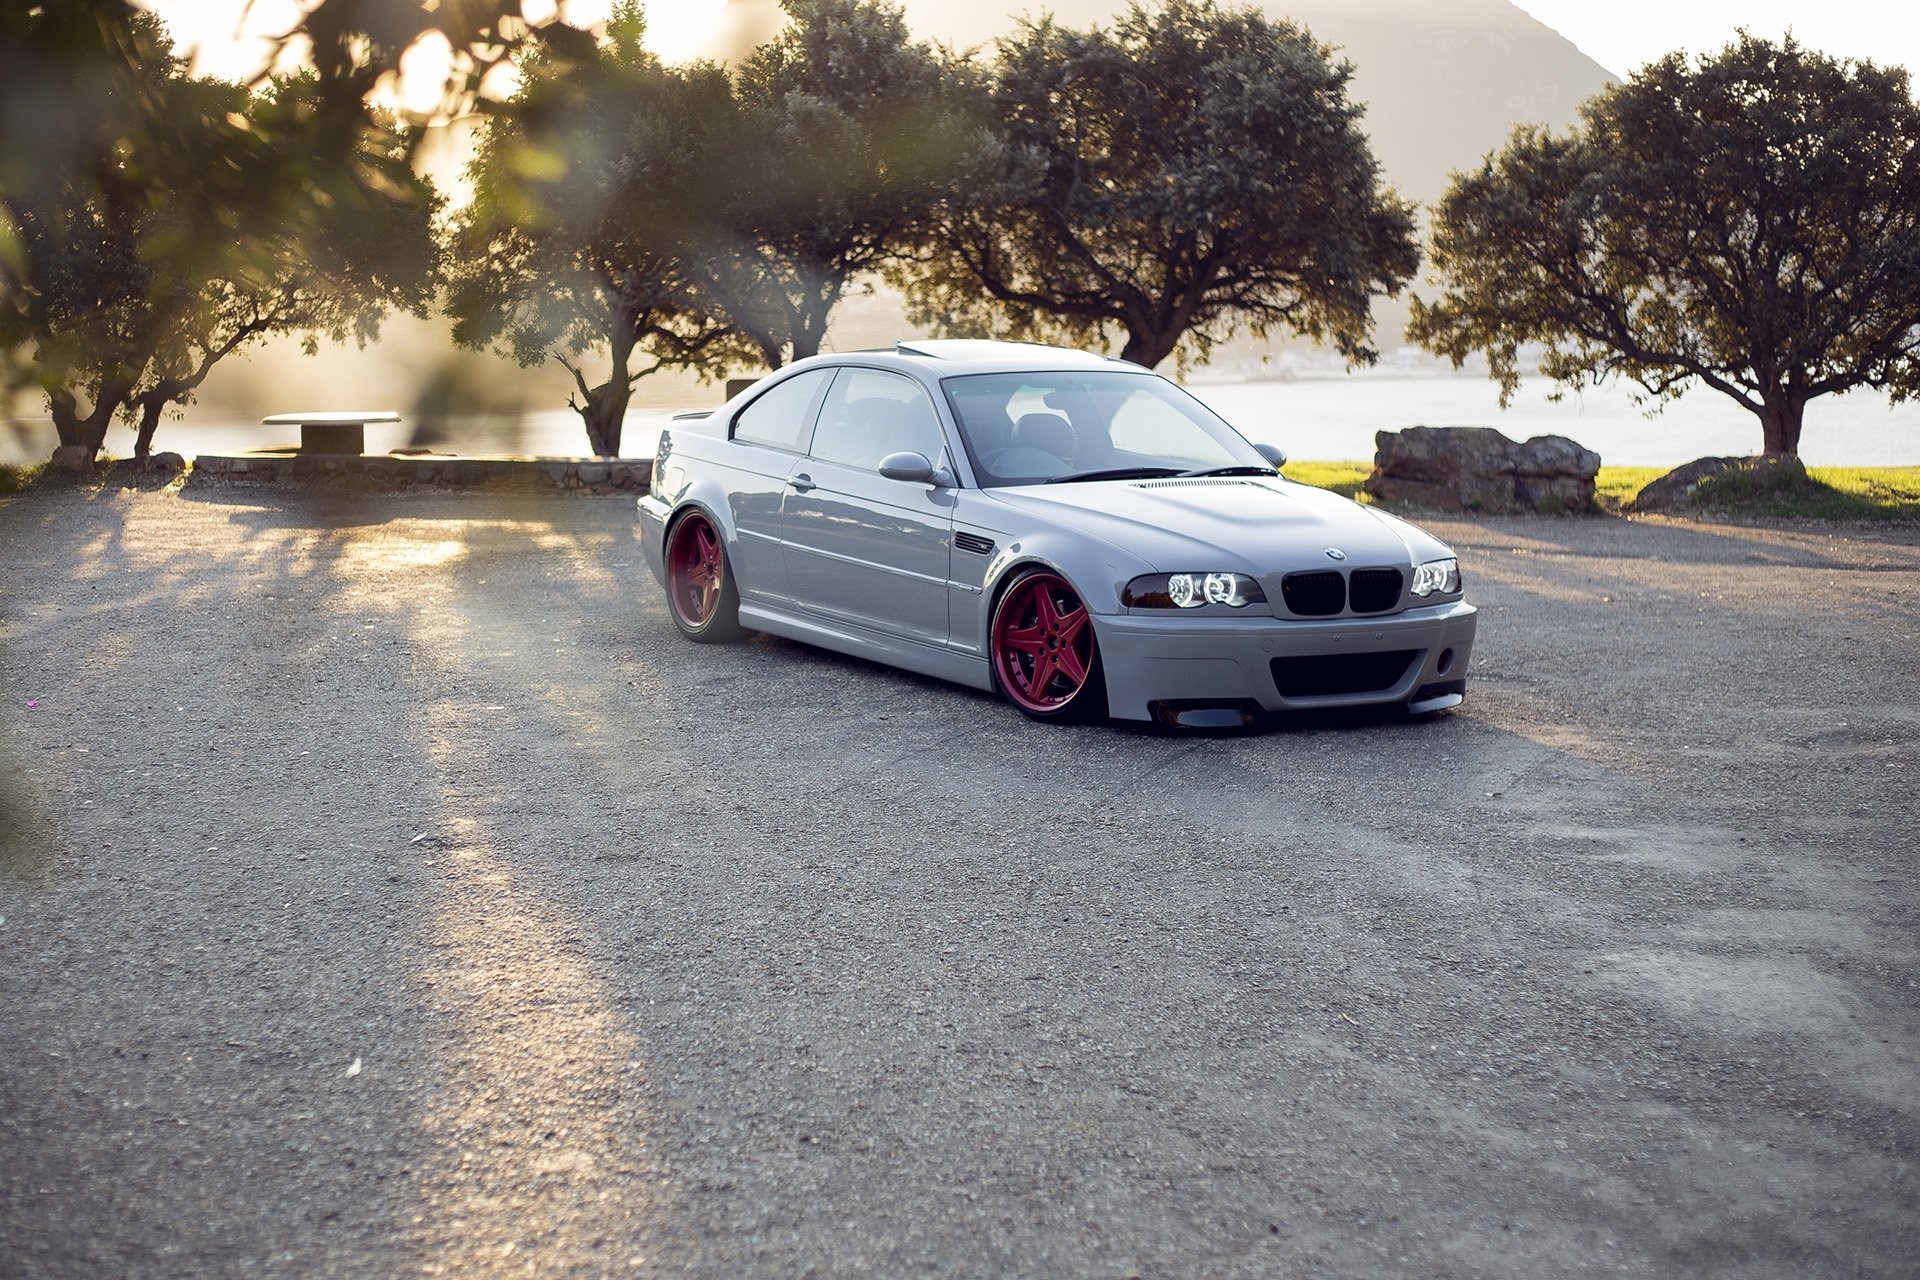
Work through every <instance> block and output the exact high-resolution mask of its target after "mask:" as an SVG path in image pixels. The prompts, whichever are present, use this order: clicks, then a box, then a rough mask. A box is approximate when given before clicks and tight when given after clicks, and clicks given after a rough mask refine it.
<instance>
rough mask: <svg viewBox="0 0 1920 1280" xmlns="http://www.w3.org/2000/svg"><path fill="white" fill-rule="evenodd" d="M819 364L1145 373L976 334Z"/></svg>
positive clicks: (937, 370) (955, 371) (1106, 359)
mask: <svg viewBox="0 0 1920 1280" xmlns="http://www.w3.org/2000/svg"><path fill="white" fill-rule="evenodd" d="M820 359H821V362H822V363H823V364H824V363H834V364H861V363H866V362H869V361H870V362H872V363H874V364H879V365H883V366H892V367H900V366H902V365H904V366H909V367H912V368H914V369H916V370H918V371H919V372H920V373H921V374H922V375H924V376H927V377H932V378H948V377H953V376H955V375H959V374H970V373H1020V372H1029V371H1031V372H1040V371H1049V372H1057V371H1062V370H1072V369H1088V370H1092V369H1105V370H1114V371H1126V372H1130V373H1131V372H1141V373H1144V372H1147V371H1146V370H1144V369H1142V368H1141V366H1139V365H1137V364H1134V363H1132V362H1131V361H1126V360H1119V359H1115V358H1114V357H1112V356H1102V355H1095V354H1093V353H1092V352H1087V351H1077V350H1075V349H1073V348H1071V347H1050V346H1045V345H1043V344H1041V343H1037V342H995V341H990V340H987V339H979V338H915V339H910V340H907V341H903V342H897V343H895V344H894V345H893V346H891V347H881V348H878V349H875V350H872V351H847V352H842V353H840V354H838V355H833V356H823V357H820Z"/></svg>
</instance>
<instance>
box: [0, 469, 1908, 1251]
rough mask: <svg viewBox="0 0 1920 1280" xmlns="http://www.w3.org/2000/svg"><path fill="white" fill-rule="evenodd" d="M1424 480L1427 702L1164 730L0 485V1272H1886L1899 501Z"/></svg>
mask: <svg viewBox="0 0 1920 1280" xmlns="http://www.w3.org/2000/svg"><path fill="white" fill-rule="evenodd" d="M1429 524H1430V527H1433V528H1434V529H1435V531H1436V532H1438V533H1439V534H1440V535H1441V536H1442V537H1445V538H1448V539H1449V540H1451V541H1452V542H1453V543H1454V545H1455V546H1456V547H1457V549H1458V550H1459V552H1460V554H1461V558H1462V561H1463V564H1464V566H1465V571H1466V575H1467V581H1468V587H1469V593H1470V597H1471V598H1472V599H1474V600H1476V601H1477V602H1478V603H1479V604H1480V605H1481V606H1482V609H1483V612H1482V615H1481V626H1480V638H1479V644H1478V648H1477V651H1476V654H1475V669H1474V671H1473V672H1472V678H1471V683H1470V686H1469V689H1468V695H1467V702H1466V705H1465V706H1464V707H1462V708H1461V709H1460V710H1458V711H1456V712H1454V713H1452V714H1449V715H1445V716H1441V717H1438V718H1435V719H1431V720H1427V721H1422V722H1415V723H1405V722H1401V721H1398V720H1393V719H1382V718H1380V717H1344V718H1341V717H1333V718H1321V719H1314V720H1309V721H1302V722H1292V723H1285V724H1280V725H1276V726H1273V727H1271V728H1268V729H1265V730H1263V731H1259V732H1252V733H1236V734H1228V735H1219V736H1196V735H1191V734H1178V735H1170V734H1166V733H1162V732H1155V731H1150V730H1147V729H1142V728H1133V727H1123V726H1109V727H1098V726H1096V727H1086V728H1058V727H1050V726H1040V725H1034V724H1030V723H1028V722H1026V721H1025V720H1023V719H1022V718H1021V717H1020V716H1019V715H1017V714H1016V713H1015V712H1014V711H1013V710H1012V709H1011V708H1009V707H1007V706H1004V705H1002V704H1000V703H998V702H996V701H994V700H993V699H991V698H989V697H987V696H985V695H983V694H979V693H975V692H971V691H967V690H963V689H958V688H954V687H950V686H946V685H942V684H939V683H936V682H933V681H930V680H924V679H920V678H917V677H913V676H907V675H903V674H899V673H896V672H892V671H889V670H886V669H884V668H880V667H875V666H872V665H869V664H866V663H863V662H858V661H853V660H849V659H843V658H840V657H836V656H833V655H830V654H826V653H823V652H820V651H816V650H812V649H808V648H806V647H804V646H801V645H797V644H792V643H788V642H785V641H778V640H772V639H768V638H764V637H763V638H759V639H755V640H753V641H750V642H748V643H745V644H742V645H738V646H731V647H722V648H714V647H701V646H696V645H692V644H688V643H686V642H684V641H682V640H681V639H679V637H678V636H677V635H676V634H675V632H674V631H673V628H672V626H671V624H670V623H669V622H668V620H667V617H666V614H665V611H664V608H663V605H662V601H661V598H660V593H659V591H658V589H657V588H656V587H655V585H654V583H653V581H652V578H651V576H650V575H649V574H648V573H647V572H646V569H645V567H644V566H643V565H642V563H641V561H640V550H639V546H638V543H637V542H636V541H635V538H634V533H633V527H632V521H631V504H630V503H628V502H627V501H625V500H621V499H595V498H585V497H576V498H566V497H552V498H512V499H504V500H494V499H488V498H483V497H477V496H472V495H460V494H447V495H437V496H413V497H393V498H368V499H360V500H347V499H342V498H339V497H330V496H327V495H302V494H288V493H281V492H274V491H267V490H247V489H240V488H235V489H227V490H219V489H210V490H205V491H200V490H196V489H193V488H189V489H188V490H186V491H185V492H183V493H174V492H161V493H122V492H104V493H99V494H92V493H87V492H71V493H34V494H29V495H26V496H22V497H18V498H14V499H10V500H6V501H4V502H0V642H3V645H4V647H3V648H0V695H3V696H4V704H3V705H0V794H3V795H4V797H5V798H4V802H3V803H4V806H5V807H4V812H0V822H4V824H5V826H4V828H0V835H3V836H4V840H3V842H0V1274H4V1275H6V1276H8V1277H28V1276H31V1277H40V1276H141V1277H149V1276H151V1277H166V1276H229V1275H231V1276H240V1275H246V1276H258V1275H284V1276H374V1275H400V1274H424V1275H529V1276H561V1275H579V1276H599V1275H640V1276H701V1277H743V1276H887V1277H891V1276H1035V1277H1054V1276H1063V1277H1064V1276H1089V1277H1109V1276H1110V1277H1124V1276H1140V1277H1161V1276H1194V1277H1233V1276H1249V1277H1251V1276H1262V1277H1266V1276H1292V1277H1318V1276H1406V1277H1454V1276H1458V1277H1481V1276H1486V1277H1509V1276H1510V1277H1545V1276H1561V1275H1589V1274H1605V1275H1626V1276H1726V1277H1743V1278H1744V1277H1772V1276H1779V1277H1806V1276H1885V1277H1893V1276H1912V1275H1915V1274H1916V1272H1917V1271H1920V1170H1916V1167H1915V1162H1916V1157H1917V1156H1920V989H1917V988H1916V985H1915V984H1916V980H1920V968H1917V967H1916V963H1915V961H1916V954H1917V952H1920V929H1917V928H1916V926H1917V925H1920V911H1917V910H1916V906H1917V904H1920V896H1917V895H1916V863H1917V862H1920V857H1917V856H1916V855H1917V854H1920V839H1916V836H1915V831H1914V791H1915V784H1916V781H1920V779H1916V762H1917V761H1920V753H1917V752H1916V741H1917V740H1920V656H1916V641H1917V640H1920V590H1916V586H1915V583H1916V574H1920V532H1916V531H1915V530H1913V529H1873V528H1867V527H1813V526H1806V527H1795V528H1747V527H1732V526H1707V525H1692V524H1683V523H1659V522H1651V521H1633V522H1628V521H1623V520H1616V519H1587V520H1517V519H1516V520H1504V519H1503V520H1483V521H1475V522H1471V523H1464V522H1450V521H1432V522H1429ZM30 703H37V705H29V704H30Z"/></svg>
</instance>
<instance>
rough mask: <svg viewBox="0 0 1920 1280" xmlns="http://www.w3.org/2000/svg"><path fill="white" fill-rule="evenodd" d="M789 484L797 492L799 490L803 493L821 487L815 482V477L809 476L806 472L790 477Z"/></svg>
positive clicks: (788, 478)
mask: <svg viewBox="0 0 1920 1280" xmlns="http://www.w3.org/2000/svg"><path fill="white" fill-rule="evenodd" d="M787 483H788V484H790V485H792V486H793V487H794V488H795V489H796V490H798V491H799V492H801V493H805V492H807V491H808V490H809V489H817V488H819V486H818V485H816V484H815V483H814V482H813V477H812V476H810V475H808V474H807V473H806V472H804V471H802V472H801V473H800V474H799V475H797V476H788V477H787Z"/></svg>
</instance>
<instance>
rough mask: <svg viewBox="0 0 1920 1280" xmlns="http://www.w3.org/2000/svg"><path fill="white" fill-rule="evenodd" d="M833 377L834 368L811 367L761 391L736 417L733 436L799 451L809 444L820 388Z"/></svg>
mask: <svg viewBox="0 0 1920 1280" xmlns="http://www.w3.org/2000/svg"><path fill="white" fill-rule="evenodd" d="M832 376H833V370H831V369H809V370H808V371H807V372H805V373H802V374H797V375H795V376H794V377H791V378H788V379H787V380H786V381H785V382H782V383H780V384H779V385H778V386H776V387H773V388H771V389H770V390H768V391H766V392H764V393H763V394H761V395H760V396H759V397H758V398H757V399H755V400H754V401H752V402H751V403H750V404H748V405H747V407H746V408H744V409H742V410H741V411H740V412H739V414H738V415H737V416H736V417H735V418H734V420H733V438H734V439H735V440H744V441H746V442H747V443H748V444H764V445H768V446H770V447H772V448H775V449H789V450H792V451H793V452H795V453H800V452H803V451H805V449H806V447H807V428H808V427H809V426H810V425H812V417H813V415H812V413H811V410H812V408H813V406H814V403H815V402H816V401H817V400H818V399H819V398H820V388H822V387H824V386H825V385H826V384H827V379H828V378H830V377H832Z"/></svg>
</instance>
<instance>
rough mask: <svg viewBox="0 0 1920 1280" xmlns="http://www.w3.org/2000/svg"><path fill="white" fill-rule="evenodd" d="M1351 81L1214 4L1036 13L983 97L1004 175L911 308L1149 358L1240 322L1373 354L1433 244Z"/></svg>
mask: <svg viewBox="0 0 1920 1280" xmlns="http://www.w3.org/2000/svg"><path fill="white" fill-rule="evenodd" d="M1350 75H1351V68H1350V67H1349V66H1348V65H1347V64H1346V63H1336V62H1334V61H1333V59H1332V56H1331V51H1330V50H1329V49H1328V48H1327V47H1325V46H1323V45H1321V44H1319V43H1317V42H1316V41H1315V40H1314V39H1313V38H1312V36H1311V35H1309V34H1308V33H1307V32H1306V31H1304V30H1302V29H1301V28H1299V27H1296V26H1294V25H1292V24H1290V23H1285V22H1273V21H1269V20H1268V19H1267V18H1265V17H1263V16H1261V15H1260V14H1259V13H1257V12H1255V11H1252V10H1236V9H1222V8H1220V7H1219V6H1218V5H1216V4H1215V3H1213V0H1167V2H1166V3H1165V4H1164V5H1161V6H1160V7H1158V8H1157V9H1156V10H1149V9H1147V8H1145V7H1144V6H1142V5H1140V4H1137V3H1136V4H1134V5H1132V6H1131V7H1130V8H1129V10H1128V11H1127V12H1126V13H1124V14H1122V15H1121V16H1120V18H1119V19H1118V21H1117V23H1116V25H1115V26H1114V28H1113V29H1112V30H1111V31H1107V30H1103V29H1097V28H1096V29H1094V30H1091V31H1071V30H1065V29H1062V28H1060V27H1059V26H1057V25H1055V23H1054V22H1053V21H1052V20H1051V19H1050V18H1043V19H1041V20H1039V21H1027V22H1024V23H1022V24H1021V26H1020V27H1019V29H1018V30H1017V31H1016V33H1015V34H1014V35H1013V36H1012V37H1011V38H1010V39H1007V40H1004V41H1002V42H1001V44H1000V47H999V55H998V59H997V62H996V64H995V66H994V69H993V76H992V83H991V85H990V88H989V89H988V91H987V96H986V98H985V100H984V102H982V104H981V107H980V110H981V112H982V115H983V118H984V119H986V120H989V121H995V122H999V123H998V129H999V141H1000V146H999V150H998V153H997V155H998V161H999V163H998V167H997V171H996V172H995V174H994V176H993V179H992V181H991V182H989V183H987V184H985V185H984V186H983V187H982V189H981V190H979V191H978V192H977V193H975V194H974V195H973V196H972V197H971V198H969V199H963V200H960V201H956V202H955V203H953V204H952V205H950V206H949V209H948V213H947V217H946V219H945V220H944V223H943V226H942V229H941V237H940V239H941V253H940V254H939V255H937V256H936V257H935V258H934V260H933V261H931V262H930V263H929V264H928V265H927V266H926V268H925V269H924V270H922V271H919V272H917V273H913V274H911V275H910V276H908V277H906V279H905V283H906V284H907V286H908V294H909V298H910V301H911V303H912V307H913V311H912V314H913V317H914V319H915V320H916V321H918V322H920V323H924V324H930V325H933V326H934V327H936V328H939V329H941V330H943V331H947V332H953V333H962V334H964V333H982V332H985V333H998V334H1000V335H1002V336H1007V337H1016V338H1041V339H1056V340H1065V341H1068V342H1072V343H1075V344H1087V343H1091V342H1094V341H1097V340H1103V339H1104V337H1105V335H1106V334H1107V332H1108V331H1109V330H1110V329H1118V330H1120V331H1121V332H1122V333H1124V334H1125V335H1126V342H1125V346H1124V349H1123V351H1122V355H1123V356H1124V357H1125V358H1126V359H1128V360H1133V361H1136V362H1138V363H1140V364H1144V365H1149V366H1151V365H1156V364H1159V363H1160V362H1161V361H1162V360H1164V359H1166V358H1167V356H1169V355H1172V354H1174V353H1175V352H1176V351H1180V352H1182V353H1183V354H1186V355H1191V356H1194V357H1197V358H1199V359H1202V360H1204V359H1205V357H1206V355H1207V353H1208V351H1209V350H1210V348H1211V346H1212V344H1213V343H1215V342H1217V341H1220V340H1223V339H1225V338H1227V337H1229V336H1231V335H1232V334H1233V333H1234V332H1236V331H1238V330H1239V329H1241V328H1245V329H1247V330H1249V331H1251V332H1252V333H1254V334H1255V335H1257V336H1266V335H1267V334H1268V333H1269V332H1271V331H1274V330H1285V331H1291V332H1294V333H1298V334H1301V335H1304V336H1309V337H1313V338H1316V339H1320V340H1331V341H1332V342H1334V343H1335V344H1337V346H1338V347H1339V349H1340V350H1341V351H1342V352H1344V353H1345V354H1346V355H1347V356H1348V358H1349V359H1353V360H1362V361H1364V360H1371V359H1372V358H1373V356H1374V353H1373V352H1372V351H1371V350H1370V349H1369V348H1368V347H1367V345H1366V343H1367V340H1368V337H1369V335H1370V333H1371V330H1372V322H1371V318H1370V316H1369V309H1370V306H1371V302H1372V299H1373V297H1374V296H1376V295H1379V294H1385V295H1389V296H1391V295H1394V294H1396V293H1398V291H1399V289H1400V287H1401V285H1402V284H1403V283H1404V282H1405V281H1406V280H1407V279H1408V278H1409V277H1410V276H1411V275H1412V273H1413V271H1414V268H1415V267H1416V265H1417V264H1418V261H1419V252H1418V248H1417V246H1416V243H1415V240H1414V235H1413V218H1412V211H1411V209H1410V207H1409V206H1408V205H1407V204H1406V203H1404V202H1403V201H1401V200H1400V199H1399V198H1398V197H1396V196H1395V195H1393V194H1392V193H1391V192H1389V191H1386V190H1384V189H1383V188H1382V187H1381V185H1380V182H1379V166H1378V164H1377V163H1376V162H1375V160H1374V157H1373V155H1372V152H1371V150H1370V149H1369V147H1368V144H1367V140H1366V137H1365V136H1364V135H1363V134H1362V133H1361V130H1360V123H1359V122H1360V114H1361V111H1360V108H1359V107H1358V106H1357V105H1355V104H1354V103H1353V102H1352V101H1351V100H1350V99H1349V98H1348V97H1347V86H1348V80H1349V77H1350Z"/></svg>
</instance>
